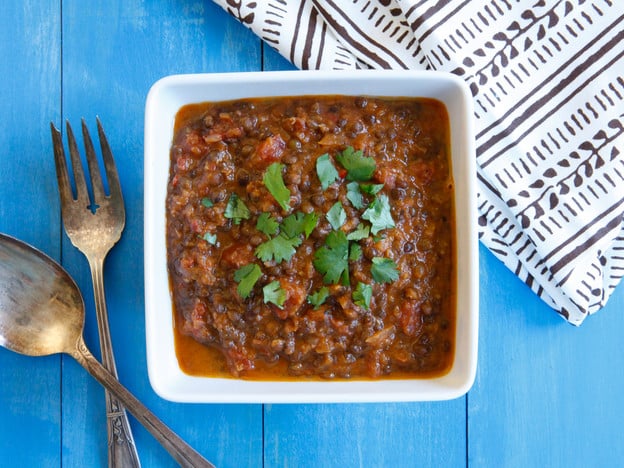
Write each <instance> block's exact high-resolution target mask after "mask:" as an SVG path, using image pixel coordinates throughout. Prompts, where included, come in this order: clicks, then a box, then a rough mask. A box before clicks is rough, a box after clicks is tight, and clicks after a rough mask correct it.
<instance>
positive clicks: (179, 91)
mask: <svg viewBox="0 0 624 468" xmlns="http://www.w3.org/2000/svg"><path fill="white" fill-rule="evenodd" d="M327 94H342V95H369V96H390V97H391V96H400V97H429V98H435V99H437V100H439V101H441V102H443V103H444V104H445V105H446V108H447V111H448V114H449V119H450V134H451V153H452V167H453V177H454V180H455V212H456V217H457V219H456V229H457V232H456V242H457V244H456V247H457V268H456V272H457V307H456V310H457V326H456V342H455V358H454V362H453V365H452V368H451V369H450V371H449V372H448V373H447V374H446V375H443V376H440V377H436V378H426V379H409V380H392V379H391V380H378V381H362V380H353V381H345V380H339V381H313V382H310V381H301V382H297V381H294V382H293V381H288V382H274V381H273V382H259V381H247V380H238V379H225V378H209V377H195V376H190V375H187V374H185V373H184V372H182V370H181V369H180V367H179V365H178V361H177V357H176V353H175V348H174V334H173V313H172V302H171V295H170V290H169V278H168V273H167V261H166V257H167V253H166V241H165V231H166V229H165V225H166V215H165V198H166V194H167V180H168V175H169V158H170V156H169V151H170V147H171V143H172V140H173V126H174V121H175V116H176V113H177V112H178V110H179V109H180V107H182V106H184V105H186V104H191V103H199V102H205V101H225V100H232V99H241V98H250V97H268V96H302V95H327ZM472 122H473V111H472V96H471V95H470V92H469V90H468V88H467V86H466V85H465V83H464V82H463V81H462V80H461V79H459V78H457V77H455V76H454V75H451V74H446V73H438V72H415V71H352V72H351V71H340V72H337V71H336V72H327V71H325V72H323V71H288V72H252V73H227V74H198V75H175V76H169V77H165V78H163V79H161V80H159V81H158V82H156V83H155V84H154V85H153V86H152V88H151V89H150V92H149V94H148V97H147V103H146V108H145V162H144V164H145V174H144V175H145V200H144V203H145V319H146V320H145V321H146V340H147V365H148V373H149V379H150V382H151V385H152V387H153V389H154V391H155V392H156V393H157V394H158V395H160V396H161V397H162V398H165V399H167V400H171V401H177V402H193V403H210V402H215V403H216V402H231V403H235V402H236V403H311V402H374V401H376V402H382V401H433V400H447V399H452V398H457V397H460V396H462V395H464V394H465V393H466V392H467V391H468V390H469V389H470V387H471V386H472V383H473V381H474V377H475V373H476V366H477V342H478V287H479V282H478V272H479V268H478V240H477V234H476V220H477V213H476V188H475V185H476V182H475V181H476V167H475V164H476V163H475V154H474V151H475V149H474V134H473V124H472Z"/></svg>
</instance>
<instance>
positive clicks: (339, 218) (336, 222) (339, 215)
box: [326, 202, 347, 231]
mask: <svg viewBox="0 0 624 468" xmlns="http://www.w3.org/2000/svg"><path fill="white" fill-rule="evenodd" d="M326 217H327V221H329V224H331V227H332V228H334V230H336V231H337V230H338V229H340V226H342V225H343V224H344V223H345V222H346V221H347V213H345V210H344V208H343V207H342V203H340V202H336V203H334V205H333V206H332V207H331V208H330V209H329V211H328V212H327V215H326Z"/></svg>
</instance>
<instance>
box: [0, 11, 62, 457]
mask: <svg viewBox="0 0 624 468" xmlns="http://www.w3.org/2000/svg"><path fill="white" fill-rule="evenodd" d="M0 8H1V10H2V14H1V15H0V76H2V86H0V102H2V105H1V106H0V121H2V125H0V148H2V151H1V152H0V232H4V233H7V234H9V235H12V236H15V237H18V238H21V239H23V240H25V241H27V242H29V243H31V244H33V245H35V246H36V247H38V248H39V249H41V250H43V251H45V252H46V253H48V254H49V255H51V256H53V257H56V258H58V255H59V242H58V232H59V212H58V196H57V195H56V193H55V192H54V191H53V190H52V188H53V183H55V182H54V181H55V177H54V175H53V174H52V173H50V172H47V171H45V170H42V167H41V165H40V162H41V161H40V158H41V156H42V155H44V154H45V155H47V154H51V144H50V137H49V127H48V123H49V121H50V120H51V119H55V118H56V117H57V116H58V104H59V102H60V86H59V81H58V78H59V76H60V74H59V72H60V44H59V39H60V36H59V31H60V29H59V24H60V8H59V4H58V2H55V1H47V0H45V1H43V0H42V1H40V0H28V1H23V2H22V1H20V2H17V1H14V2H8V3H7V2H4V3H3V5H2V7H0ZM59 371H60V357H58V356H50V357H44V358H32V357H26V356H20V355H17V354H14V353H11V352H10V351H8V350H5V349H3V348H0V465H2V466H16V467H17V466H41V467H55V466H59V463H60V415H61V406H60V372H59ZM33 439H35V440H37V441H38V442H37V443H36V444H33V443H32V441H33Z"/></svg>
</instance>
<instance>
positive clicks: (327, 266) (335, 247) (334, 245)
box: [313, 231, 349, 286]
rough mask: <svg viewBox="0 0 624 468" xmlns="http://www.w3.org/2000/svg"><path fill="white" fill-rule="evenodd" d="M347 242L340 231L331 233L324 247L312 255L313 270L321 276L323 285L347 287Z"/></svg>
mask: <svg viewBox="0 0 624 468" xmlns="http://www.w3.org/2000/svg"><path fill="white" fill-rule="evenodd" d="M348 257H349V241H348V240H347V236H346V235H345V233H344V232H342V231H331V232H330V233H329V234H328V235H327V238H326V239H325V245H324V246H323V247H321V248H320V249H318V250H317V251H316V252H315V253H314V261H313V264H314V268H316V270H317V271H318V272H319V273H321V274H322V275H323V280H324V281H325V283H328V284H329V283H334V284H336V283H338V281H341V282H342V284H343V285H345V286H348V285H349V260H348Z"/></svg>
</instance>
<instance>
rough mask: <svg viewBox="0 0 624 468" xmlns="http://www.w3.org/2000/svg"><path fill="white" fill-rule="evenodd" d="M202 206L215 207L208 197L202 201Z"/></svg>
mask: <svg viewBox="0 0 624 468" xmlns="http://www.w3.org/2000/svg"><path fill="white" fill-rule="evenodd" d="M201 204H202V205H203V206H205V207H206V208H212V207H213V206H214V203H213V202H212V200H211V199H210V198H208V197H204V198H202V199H201Z"/></svg>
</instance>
